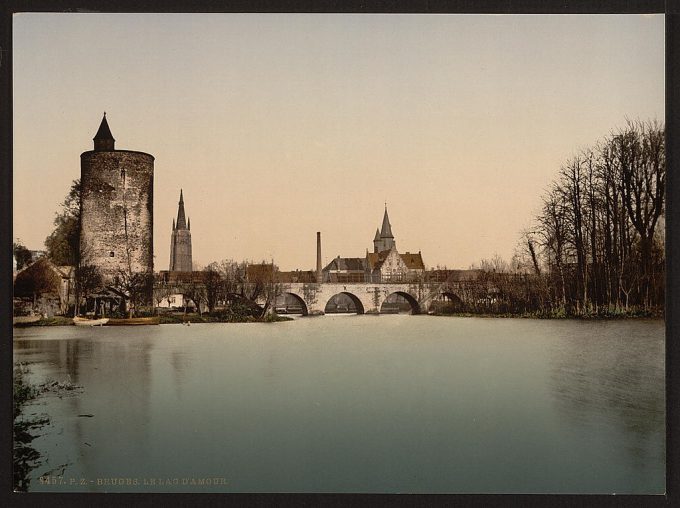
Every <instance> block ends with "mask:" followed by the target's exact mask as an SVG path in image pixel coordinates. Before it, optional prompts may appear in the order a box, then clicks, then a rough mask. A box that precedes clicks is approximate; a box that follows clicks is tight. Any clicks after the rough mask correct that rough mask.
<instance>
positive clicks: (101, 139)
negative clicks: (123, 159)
mask: <svg viewBox="0 0 680 508" xmlns="http://www.w3.org/2000/svg"><path fill="white" fill-rule="evenodd" d="M92 140H93V141H94V149H95V150H113V149H114V143H115V141H116V140H115V139H114V138H113V134H111V129H109V122H107V121H106V111H105V112H104V117H103V118H102V121H101V123H100V124H99V130H97V134H95V135H94V138H92Z"/></svg>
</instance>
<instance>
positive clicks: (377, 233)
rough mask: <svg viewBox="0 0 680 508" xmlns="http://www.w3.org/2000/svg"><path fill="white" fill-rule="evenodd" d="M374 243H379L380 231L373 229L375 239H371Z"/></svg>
mask: <svg viewBox="0 0 680 508" xmlns="http://www.w3.org/2000/svg"><path fill="white" fill-rule="evenodd" d="M373 241H374V242H379V241H380V230H379V229H378V228H375V237H373Z"/></svg>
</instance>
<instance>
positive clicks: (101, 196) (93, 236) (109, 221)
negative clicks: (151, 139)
mask: <svg viewBox="0 0 680 508" xmlns="http://www.w3.org/2000/svg"><path fill="white" fill-rule="evenodd" d="M114 143H115V139H114V138H113V135H112V134H111V130H110V129H109V124H108V122H107V121H106V113H104V118H102V121H101V124H100V126H99V130H98V131H97V134H95V136H94V150H91V151H88V152H83V153H82V154H81V155H80V182H81V199H80V262H81V264H83V265H93V266H95V267H97V268H98V269H99V271H100V273H101V275H102V277H103V280H104V283H105V284H114V285H115V283H116V281H120V280H124V279H123V278H124V277H129V276H131V275H134V274H140V273H141V274H146V275H153V164H154V158H153V156H152V155H149V154H148V153H143V152H133V151H131V150H116V149H115V148H114Z"/></svg>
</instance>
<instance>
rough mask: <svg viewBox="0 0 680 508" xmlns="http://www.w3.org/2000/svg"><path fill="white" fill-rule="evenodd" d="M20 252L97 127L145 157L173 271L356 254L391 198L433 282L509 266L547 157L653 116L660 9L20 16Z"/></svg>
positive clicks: (160, 247) (287, 264)
mask: <svg viewBox="0 0 680 508" xmlns="http://www.w3.org/2000/svg"><path fill="white" fill-rule="evenodd" d="M13 29H14V55H13V56H14V214H15V218H14V228H15V230H14V236H15V237H19V238H20V239H21V240H23V241H24V243H26V244H27V245H28V247H29V248H33V249H36V248H42V243H43V240H44V238H45V237H46V236H47V235H48V234H49V233H50V231H51V229H52V219H53V217H54V212H55V211H56V209H57V208H58V205H59V203H60V202H61V200H62V199H63V197H64V195H65V193H66V192H67V190H68V187H69V184H70V182H71V180H73V179H74V178H77V177H78V176H79V174H80V157H79V156H80V153H81V152H83V151H85V150H90V149H91V148H92V137H93V136H94V134H95V132H96V130H97V127H98V126H99V122H100V120H101V116H102V112H103V111H106V112H107V118H108V120H109V125H110V127H111V130H112V132H113V135H114V137H115V138H116V147H117V148H120V149H131V150H141V151H145V152H148V153H151V154H152V155H154V156H155V158H156V166H155V189H154V192H155V197H154V203H155V208H154V215H155V226H154V245H155V248H154V252H155V255H156V261H155V268H156V270H161V269H167V265H168V260H169V244H170V228H171V224H172V218H173V216H174V215H175V214H176V210H177V199H178V196H179V189H180V187H181V188H183V189H184V196H185V203H186V210H187V214H188V215H189V216H190V217H191V225H192V233H193V245H194V259H195V260H196V261H198V262H199V263H202V264H207V263H208V262H210V261H212V260H220V259H223V258H235V259H244V258H248V259H254V260H262V259H267V260H269V259H271V258H273V259H274V260H275V262H277V263H278V264H279V265H280V266H281V267H282V268H283V269H294V268H301V269H308V268H311V267H313V265H314V263H315V243H316V239H315V233H316V231H321V232H322V240H323V257H324V261H325V262H328V261H330V260H331V259H332V258H333V257H335V256H336V255H342V256H363V255H364V253H365V250H366V248H370V247H371V246H372V243H371V241H372V239H373V235H374V233H375V228H376V227H377V226H379V224H380V221H381V218H382V213H383V203H384V202H385V201H387V202H388V206H389V212H390V218H391V222H392V226H393V231H394V234H395V237H396V241H397V247H398V248H399V249H400V251H407V250H408V251H418V250H421V251H422V253H423V257H424V260H425V263H426V264H427V265H428V266H435V265H437V264H440V265H448V266H449V267H459V268H465V267H468V266H469V265H470V264H471V263H475V262H478V261H479V260H480V259H481V258H488V257H491V256H493V255H494V254H495V253H498V254H500V255H501V256H503V257H505V258H510V256H511V255H512V251H513V249H514V247H515V245H516V242H517V239H518V234H519V231H520V230H521V229H522V228H524V227H526V226H528V225H529V224H530V222H531V218H532V216H533V214H534V213H535V211H536V210H537V209H538V208H539V206H540V195H541V193H542V191H543V189H545V188H546V187H547V185H548V184H549V183H550V181H551V180H552V179H553V178H554V176H555V173H556V171H557V170H558V168H559V165H560V163H562V162H563V161H565V160H566V159H567V158H568V157H570V156H571V155H573V154H574V153H575V152H576V151H577V150H579V149H580V148H582V147H586V146H590V145H593V144H594V143H595V142H597V141H598V140H599V139H601V138H602V137H603V136H605V135H607V134H608V133H609V132H610V131H611V130H612V129H614V128H617V127H620V126H622V125H624V124H625V119H626V117H629V118H640V119H652V118H656V119H658V120H660V121H663V120H664V37H663V32H664V20H663V16H662V15H569V16H543V15H541V16H538V15H523V16H519V15H507V16H506V15H504V16H494V15H484V16H481V15H395V14H387V15H384V14H383V15H362V14H354V15H340V14H329V15H326V14H224V15H215V14H190V15H186V14H73V13H69V14H57V13H50V14H39V13H29V14H18V15H16V16H15V18H14V27H13Z"/></svg>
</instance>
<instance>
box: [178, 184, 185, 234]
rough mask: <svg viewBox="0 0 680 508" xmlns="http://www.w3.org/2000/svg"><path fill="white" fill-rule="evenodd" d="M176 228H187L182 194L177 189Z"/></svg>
mask: <svg viewBox="0 0 680 508" xmlns="http://www.w3.org/2000/svg"><path fill="white" fill-rule="evenodd" d="M177 229H187V219H186V216H185V215H184V194H183V192H182V189H180V190H179V208H178V210H177Z"/></svg>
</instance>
